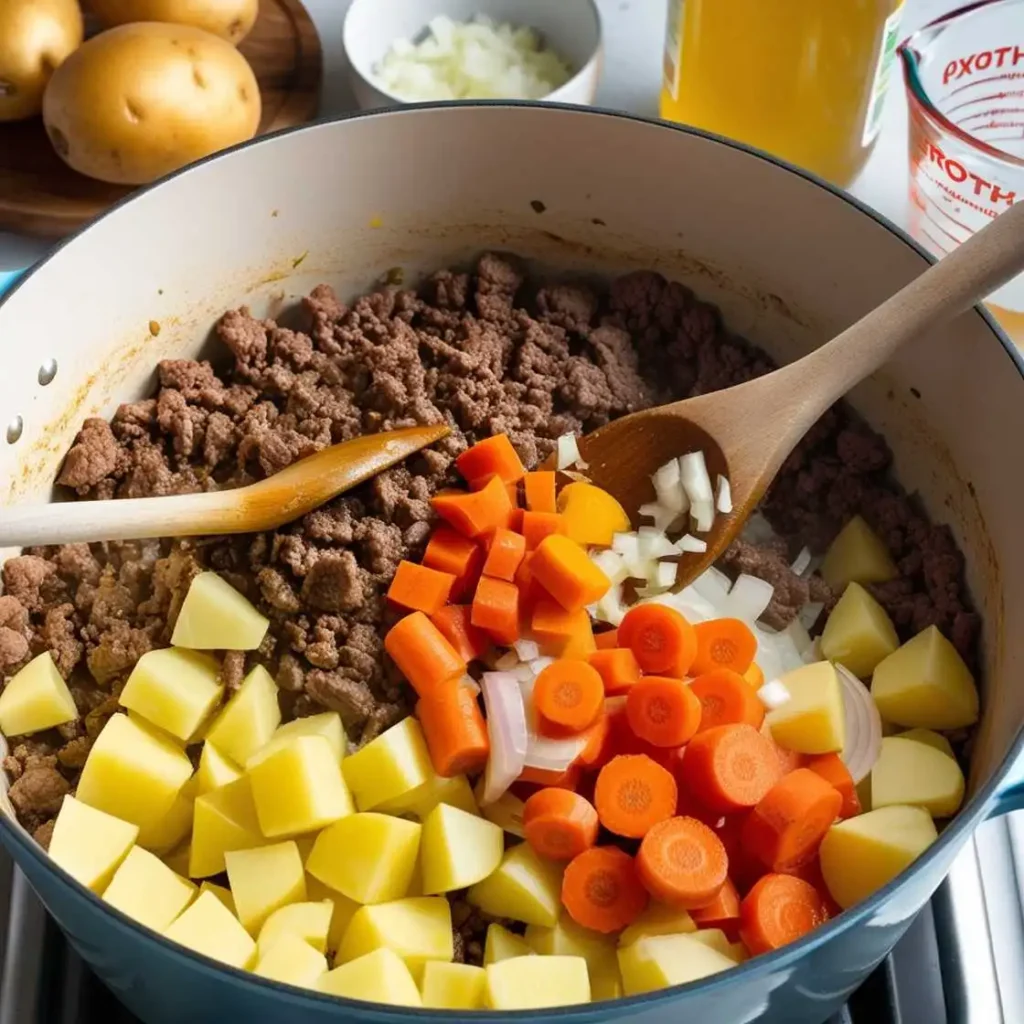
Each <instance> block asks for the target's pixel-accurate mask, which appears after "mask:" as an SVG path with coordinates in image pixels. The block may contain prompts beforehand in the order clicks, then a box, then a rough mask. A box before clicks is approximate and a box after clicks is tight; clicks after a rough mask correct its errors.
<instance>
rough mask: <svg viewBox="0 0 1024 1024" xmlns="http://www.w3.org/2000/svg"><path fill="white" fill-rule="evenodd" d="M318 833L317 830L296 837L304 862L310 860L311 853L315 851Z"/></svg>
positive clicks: (296, 843)
mask: <svg viewBox="0 0 1024 1024" xmlns="http://www.w3.org/2000/svg"><path fill="white" fill-rule="evenodd" d="M318 834H319V833H316V832H307V833H306V834H305V835H301V836H295V837H294V841H295V845H296V846H297V847H298V848H299V856H300V857H301V858H302V863H303V864H305V863H306V861H307V860H309V855H310V854H311V853H312V852H313V847H314V845H316V837H317V835H318Z"/></svg>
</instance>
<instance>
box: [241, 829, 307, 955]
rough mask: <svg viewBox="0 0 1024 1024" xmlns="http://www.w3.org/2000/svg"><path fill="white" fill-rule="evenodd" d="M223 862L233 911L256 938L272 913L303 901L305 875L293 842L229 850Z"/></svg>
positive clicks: (304, 898) (304, 897) (304, 895)
mask: <svg viewBox="0 0 1024 1024" xmlns="http://www.w3.org/2000/svg"><path fill="white" fill-rule="evenodd" d="M224 863H225V864H226V866H227V872H228V883H229V884H230V886H231V895H232V896H234V898H235V912H236V913H237V914H238V920H239V921H241V922H242V926H243V927H244V928H245V930H246V931H247V932H248V933H249V934H250V935H258V934H259V931H260V928H262V927H263V922H264V921H266V919H267V918H268V917H270V915H271V914H272V913H273V912H274V911H275V910H277V909H279V908H280V907H283V906H286V905H287V904H289V903H304V902H305V900H306V873H305V871H303V869H302V858H301V857H300V856H299V850H298V847H297V846H296V845H295V844H294V843H292V842H287V843H275V844H274V845H273V846H261V847H257V848H256V849H255V850H229V851H228V852H227V853H225V854H224Z"/></svg>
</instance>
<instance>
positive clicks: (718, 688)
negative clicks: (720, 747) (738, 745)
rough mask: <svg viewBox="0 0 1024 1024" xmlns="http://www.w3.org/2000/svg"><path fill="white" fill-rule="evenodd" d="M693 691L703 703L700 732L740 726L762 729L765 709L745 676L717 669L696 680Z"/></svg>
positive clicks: (692, 686)
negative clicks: (719, 726) (718, 727)
mask: <svg viewBox="0 0 1024 1024" xmlns="http://www.w3.org/2000/svg"><path fill="white" fill-rule="evenodd" d="M690 690H691V691H692V692H693V694H694V695H695V696H696V697H697V699H698V700H699V701H700V708H701V712H700V729H699V730H698V731H701V732H702V731H704V730H705V729H713V728H715V726H718V725H734V724H739V723H743V724H746V725H752V726H753V727H754V728H755V729H760V728H761V723H762V722H763V721H764V705H763V704H762V703H761V701H760V698H759V697H758V696H757V693H756V691H755V690H753V689H751V687H750V684H749V683H748V682H747V681H746V680H745V679H744V678H743V676H741V675H739V674H738V673H736V672H733V671H732V670H731V669H728V668H719V669H714V670H713V671H711V672H705V673H704V674H703V675H699V676H697V678H696V679H694V680H693V682H692V683H691V684H690Z"/></svg>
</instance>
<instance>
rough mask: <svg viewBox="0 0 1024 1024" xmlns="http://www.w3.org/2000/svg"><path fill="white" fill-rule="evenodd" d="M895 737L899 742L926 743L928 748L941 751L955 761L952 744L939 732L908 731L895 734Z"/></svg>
mask: <svg viewBox="0 0 1024 1024" xmlns="http://www.w3.org/2000/svg"><path fill="white" fill-rule="evenodd" d="M896 735H897V736H899V738H900V739H901V740H915V741H916V742H918V743H927V744H928V746H929V747H934V748H935V749H936V750H941V751H942V753H943V754H945V755H946V757H951V758H953V760H954V761H955V760H956V754H954V753H953V746H952V744H951V743H950V742H949V740H947V739H946V737H945V736H943V735H942V733H941V732H936V731H935V730H934V729H908V730H907V731H906V732H901V733H897V734H896Z"/></svg>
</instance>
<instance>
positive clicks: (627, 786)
mask: <svg viewBox="0 0 1024 1024" xmlns="http://www.w3.org/2000/svg"><path fill="white" fill-rule="evenodd" d="M677 796H678V791H677V788H676V780H675V779H674V778H673V777H672V774H671V773H670V772H669V771H667V770H666V769H665V768H662V766H661V765H660V764H658V763H657V762H656V761H653V760H652V759H651V758H649V757H647V756H645V755H644V754H620V755H619V756H618V757H614V758H612V760H611V761H609V762H608V763H607V764H606V765H605V766H604V767H603V768H602V769H601V771H600V774H599V775H598V776H597V785H596V787H595V789H594V806H595V807H597V814H598V817H599V818H600V819H601V824H602V825H604V827H605V828H606V829H608V831H609V832H614V833H615V834H616V835H618V836H626V837H627V838H629V839H642V838H643V837H644V836H645V835H647V833H648V832H649V831H650V829H651V828H652V827H653V826H654V825H657V823H658V822H659V821H665V820H667V819H668V818H671V817H672V815H673V814H675V810H676V799H677Z"/></svg>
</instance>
